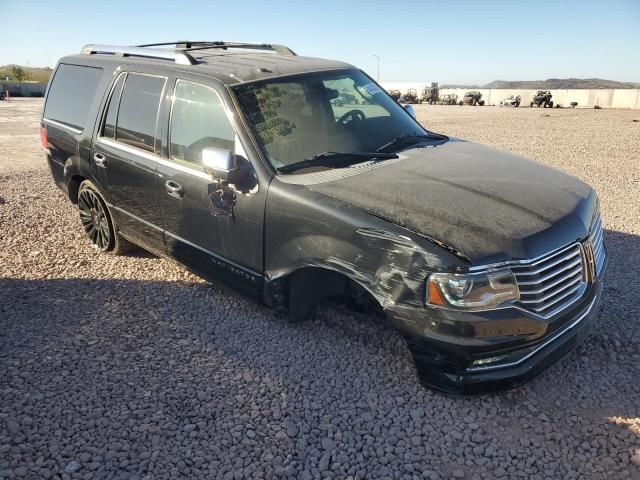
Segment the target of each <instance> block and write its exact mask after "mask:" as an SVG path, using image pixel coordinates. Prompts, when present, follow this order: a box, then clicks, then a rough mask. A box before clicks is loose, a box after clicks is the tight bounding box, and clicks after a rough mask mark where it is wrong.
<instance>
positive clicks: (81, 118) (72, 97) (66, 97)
mask: <svg viewBox="0 0 640 480" xmlns="http://www.w3.org/2000/svg"><path fill="white" fill-rule="evenodd" d="M101 75H102V69H101V68H96V67H86V66H80V65H68V64H65V63H62V64H60V65H59V66H58V69H57V70H56V73H55V75H54V77H53V80H52V81H51V86H50V87H49V94H48V95H47V103H46V105H45V107H44V118H46V119H49V120H55V121H56V122H60V123H62V124H64V125H67V126H69V127H72V128H76V129H78V130H84V128H85V125H86V122H87V116H88V115H89V109H90V108H91V102H92V101H93V97H94V96H95V93H96V90H97V89H98V82H99V81H100V76H101Z"/></svg>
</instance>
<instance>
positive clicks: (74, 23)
mask: <svg viewBox="0 0 640 480" xmlns="http://www.w3.org/2000/svg"><path fill="white" fill-rule="evenodd" d="M0 12H2V13H1V17H0V21H1V23H0V45H1V47H0V65H5V64H11V63H16V64H22V65H30V66H47V65H48V66H51V67H53V66H55V63H56V62H57V60H58V59H59V58H60V57H62V56H64V55H67V54H70V53H76V52H79V51H80V49H81V48H82V46H83V45H85V44H87V43H106V44H122V45H133V44H139V43H151V42H156V41H157V42H162V41H174V40H186V39H188V40H229V41H230V40H234V41H250V42H259V43H282V44H285V45H287V46H289V47H290V48H291V49H293V50H294V51H295V52H296V53H298V54H300V55H307V56H315V57H324V58H332V59H336V60H343V61H346V62H348V63H351V64H354V65H356V66H358V67H360V68H362V69H363V70H365V71H366V72H367V73H369V74H370V75H372V76H373V77H374V78H375V77H376V76H377V68H378V61H377V59H376V58H375V57H374V55H377V56H378V57H379V58H380V78H379V79H380V81H383V82H384V81H420V82H427V81H429V82H431V81H439V82H440V83H441V84H467V85H472V84H477V85H483V84H485V83H488V82H490V81H492V80H542V79H546V78H568V77H577V78H594V77H597V78H605V79H609V80H619V81H632V82H640V53H639V52H640V0H614V1H609V2H602V1H599V2H595V1H591V0H582V1H572V0H570V1H548V2H547V1H545V0H538V1H507V0H505V1H490V0H489V1H482V2H478V1H477V2H473V1H454V0H444V1H438V2H431V1H427V0H421V1H413V0H411V1H409V0H407V1H402V0H397V1H393V2H391V1H384V2H383V1H375V0H369V1H366V2H364V1H359V2H358V1H355V2H354V1H345V0H341V1H333V0H323V1H317V0H316V1H312V2H293V1H291V2H282V1H274V0H268V1H265V0H242V1H239V0H235V1H226V2H218V1H215V0H210V1H191V0H181V1H177V2H176V1H174V2H167V3H164V2H160V1H157V0H156V1H153V2H151V1H146V0H145V1H136V0H127V1H124V0H110V1H102V2H92V1H89V0H85V1H76V2H74V1H67V0H40V1H37V0H22V1H21V2H18V1H16V0H0Z"/></svg>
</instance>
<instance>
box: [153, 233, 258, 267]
mask: <svg viewBox="0 0 640 480" xmlns="http://www.w3.org/2000/svg"><path fill="white" fill-rule="evenodd" d="M164 234H165V235H169V236H170V237H171V238H174V239H176V240H178V241H179V242H182V243H185V244H187V245H189V246H190V247H193V248H197V249H198V250H200V251H201V252H204V253H206V254H207V255H210V256H212V257H214V258H216V259H218V260H220V261H222V262H225V263H227V264H229V265H232V266H233V267H235V268H237V269H239V270H242V271H244V272H246V273H249V274H251V275H256V276H260V275H261V274H260V273H258V272H256V271H255V270H251V269H250V268H247V267H243V266H242V265H240V264H238V263H235V262H232V261H231V260H228V259H226V258H224V257H221V256H220V255H217V254H215V253H213V252H211V251H209V250H207V249H206V248H203V247H201V246H199V245H196V244H195V243H191V242H190V241H189V240H186V239H184V238H182V237H179V236H178V235H176V234H174V233H171V232H169V231H167V230H165V231H164Z"/></svg>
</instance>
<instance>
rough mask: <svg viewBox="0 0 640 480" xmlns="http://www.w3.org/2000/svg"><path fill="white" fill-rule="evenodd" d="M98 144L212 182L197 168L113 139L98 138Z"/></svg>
mask: <svg viewBox="0 0 640 480" xmlns="http://www.w3.org/2000/svg"><path fill="white" fill-rule="evenodd" d="M97 143H100V144H102V145H107V146H109V147H112V148H115V149H117V150H120V151H122V152H126V153H130V154H132V155H138V156H140V157H142V158H146V159H147V160H151V161H154V162H157V163H159V164H160V165H164V166H165V167H168V168H173V169H174V170H178V171H180V172H182V173H186V174H187V175H191V176H192V177H197V178H200V179H202V180H206V181H208V182H211V181H212V179H211V177H210V176H209V175H207V174H206V173H204V172H201V171H199V170H196V169H195V168H189V167H187V166H185V165H181V164H179V163H176V162H172V161H170V160H167V159H166V158H162V157H161V156H159V155H156V154H155V153H149V152H145V151H144V150H140V149H139V148H136V147H131V146H129V145H125V144H123V143H121V142H118V141H116V140H112V139H111V138H105V137H98V139H97Z"/></svg>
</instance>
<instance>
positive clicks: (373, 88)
mask: <svg viewBox="0 0 640 480" xmlns="http://www.w3.org/2000/svg"><path fill="white" fill-rule="evenodd" d="M362 88H364V89H365V90H366V91H367V93H368V94H369V95H371V96H373V95H375V94H376V93H380V92H381V91H382V89H381V88H380V87H379V86H378V85H376V84H375V83H368V84H366V85H363V86H362Z"/></svg>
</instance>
